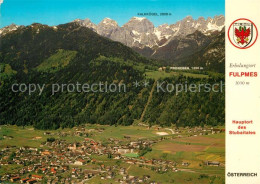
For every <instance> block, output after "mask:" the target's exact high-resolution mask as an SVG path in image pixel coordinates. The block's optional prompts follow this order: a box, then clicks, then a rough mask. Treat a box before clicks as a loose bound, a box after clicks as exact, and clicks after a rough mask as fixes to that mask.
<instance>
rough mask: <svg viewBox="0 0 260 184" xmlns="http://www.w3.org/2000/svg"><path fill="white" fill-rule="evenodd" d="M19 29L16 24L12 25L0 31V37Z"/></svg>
mask: <svg viewBox="0 0 260 184" xmlns="http://www.w3.org/2000/svg"><path fill="white" fill-rule="evenodd" d="M19 27H20V26H18V25H16V24H14V23H12V24H11V25H9V26H6V27H4V28H2V29H0V35H5V34H7V33H9V32H11V31H15V30H17V29H18V28H19Z"/></svg>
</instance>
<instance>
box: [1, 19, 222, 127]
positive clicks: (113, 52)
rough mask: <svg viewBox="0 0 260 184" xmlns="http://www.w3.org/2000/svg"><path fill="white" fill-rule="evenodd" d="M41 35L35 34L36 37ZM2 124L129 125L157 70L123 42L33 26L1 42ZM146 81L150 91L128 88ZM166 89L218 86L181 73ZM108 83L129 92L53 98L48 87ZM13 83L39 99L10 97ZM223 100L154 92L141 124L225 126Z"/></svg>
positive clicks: (78, 30)
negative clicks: (33, 88) (38, 88)
mask: <svg viewBox="0 0 260 184" xmlns="http://www.w3.org/2000/svg"><path fill="white" fill-rule="evenodd" d="M38 30H39V31H38ZM0 46H1V47H0V63H1V65H0V67H1V73H0V82H1V84H0V124H2V125H3V124H16V125H20V126H25V125H32V126H34V127H35V128H37V129H57V128H65V127H73V126H76V125H79V124H83V123H92V124H95V123H98V124H108V125H131V124H133V123H134V121H136V120H137V121H138V120H139V119H140V118H141V115H142V113H143V111H144V109H145V106H146V105H147V102H148V98H149V95H150V91H151V90H152V84H153V83H154V82H155V79H148V78H147V76H146V74H145V71H146V70H148V69H149V70H150V71H152V70H154V71H157V69H158V67H159V66H160V65H159V64H158V63H157V62H156V61H155V60H150V59H147V58H145V57H142V56H140V55H139V54H137V53H136V52H134V51H133V50H132V49H130V48H128V47H126V46H124V45H123V44H121V43H118V42H114V41H111V40H109V39H107V38H104V37H101V36H99V35H97V34H96V33H94V32H93V31H91V30H89V29H87V28H85V27H80V26H78V25H77V24H74V23H69V24H64V25H60V26H58V28H57V29H53V28H52V27H49V26H45V25H41V24H33V25H31V26H28V27H22V28H19V29H18V30H16V31H14V32H12V33H10V34H7V35H5V36H4V37H2V38H1V43H0ZM145 80H147V81H149V84H151V85H149V86H148V87H145V88H144V87H142V86H139V87H135V86H134V82H135V81H140V82H144V81H145ZM164 80H165V81H166V82H169V83H175V84H177V83H185V82H187V83H195V84H199V83H209V84H214V83H218V82H220V81H224V77H223V75H222V74H221V75H210V76H209V77H208V78H195V77H188V76H184V75H182V74H180V75H176V76H172V77H168V78H165V79H164ZM100 81H101V82H107V83H115V84H121V83H124V84H125V85H126V86H127V92H123V93H122V92H121V93H120V92H115V93H112V92H107V93H93V92H89V93H85V92H80V93H79V92H74V93H69V92H67V91H64V92H62V93H56V94H55V95H52V92H51V91H52V90H51V85H52V84H56V83H57V84H69V83H71V84H75V83H77V82H78V83H81V84H84V83H89V84H91V83H97V82H100ZM14 83H18V84H20V83H25V84H40V85H43V84H45V85H46V87H45V89H44V91H43V93H42V94H41V95H39V94H38V93H32V94H31V95H29V94H28V93H14V92H13V91H12V89H11V87H12V84H14ZM224 94H225V92H224V91H223V92H222V93H216V92H200V93H192V92H182V93H179V94H178V95H176V93H163V92H157V91H154V92H153V94H152V98H151V101H150V103H149V105H148V106H147V109H146V112H145V115H144V117H143V122H146V123H148V124H150V125H154V124H158V125H161V126H170V125H172V124H175V125H177V126H204V125H212V126H216V125H223V124H224V122H225V121H224V117H225V114H224V113H225V109H224V103H225V100H224V97H225V96H224Z"/></svg>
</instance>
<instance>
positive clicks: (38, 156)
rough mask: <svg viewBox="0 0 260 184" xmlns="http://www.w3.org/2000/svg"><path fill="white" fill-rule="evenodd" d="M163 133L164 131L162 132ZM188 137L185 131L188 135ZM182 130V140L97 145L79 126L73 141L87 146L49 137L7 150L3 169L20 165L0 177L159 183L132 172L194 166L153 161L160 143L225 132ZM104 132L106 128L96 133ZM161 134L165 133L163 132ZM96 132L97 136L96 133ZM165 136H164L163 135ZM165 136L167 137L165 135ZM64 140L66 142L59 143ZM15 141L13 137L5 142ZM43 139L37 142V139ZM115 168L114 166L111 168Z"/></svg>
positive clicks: (111, 141)
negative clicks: (151, 154)
mask: <svg viewBox="0 0 260 184" xmlns="http://www.w3.org/2000/svg"><path fill="white" fill-rule="evenodd" d="M157 130H159V128H157ZM184 130H185V134H182V133H181V132H184ZM184 130H180V129H176V130H172V129H171V131H174V134H176V135H177V136H167V135H166V134H162V135H160V136H158V137H157V138H152V139H148V138H143V139H136V140H132V138H131V136H126V135H125V136H124V138H123V140H120V139H116V138H108V139H107V141H106V142H101V141H97V140H94V139H93V138H91V137H90V136H89V130H86V129H85V128H84V127H79V128H77V129H75V131H74V132H73V136H80V137H84V140H83V141H78V142H74V143H68V142H67V141H66V140H64V138H65V137H66V136H68V133H63V132H61V133H60V132H59V133H52V132H44V135H47V136H49V138H47V140H46V141H44V142H42V143H41V145H40V147H38V148H36V147H29V146H24V147H15V146H6V147H5V148H2V149H1V151H0V169H1V167H3V166H8V165H17V166H19V167H17V169H16V170H14V171H13V172H12V173H6V174H5V175H2V176H1V175H0V181H2V182H11V183H27V184H32V183H48V184H50V183H88V181H91V180H92V179H94V178H100V180H104V181H105V180H107V179H111V180H113V181H116V182H117V183H151V184H152V183H153V184H156V183H159V182H157V181H154V180H152V179H151V176H150V175H143V176H142V177H140V176H139V177H138V176H133V175H131V174H129V173H128V169H129V168H130V167H131V165H135V166H138V167H142V168H146V169H149V170H152V171H154V172H156V173H165V172H187V171H189V170H187V171H186V169H183V168H185V167H188V166H189V165H190V163H189V162H186V161H183V162H178V163H177V162H174V161H171V160H165V159H163V158H162V159H147V158H145V154H146V153H147V152H149V151H151V150H152V146H153V145H154V144H157V143H159V142H160V141H164V140H167V139H169V140H171V139H176V138H181V137H184V136H189V137H191V136H194V137H196V136H199V135H208V134H217V133H221V132H222V131H223V130H222V129H213V128H208V129H203V128H200V127H199V128H198V127H197V128H189V129H184ZM96 131H97V132H99V133H102V129H97V130H96ZM159 131H160V130H159ZM92 132H93V131H92ZM159 133H160V132H159ZM163 135H164V136H163ZM57 136H59V137H60V138H58V139H57V138H54V137H57ZM5 138H9V139H11V138H10V137H5ZM36 139H37V137H36ZM109 160H112V161H113V162H109ZM111 163H112V164H111ZM201 164H203V165H207V166H215V167H220V166H223V163H220V162H218V161H214V160H211V161H209V160H205V161H204V162H202V163H201Z"/></svg>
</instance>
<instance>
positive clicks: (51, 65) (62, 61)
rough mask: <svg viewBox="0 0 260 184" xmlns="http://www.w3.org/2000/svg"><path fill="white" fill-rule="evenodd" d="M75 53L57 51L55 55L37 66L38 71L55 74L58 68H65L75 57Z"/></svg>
mask: <svg viewBox="0 0 260 184" xmlns="http://www.w3.org/2000/svg"><path fill="white" fill-rule="evenodd" d="M76 54H77V52H76V51H69V50H62V49H60V50H58V51H57V53H56V54H53V55H52V56H51V57H49V58H48V59H46V60H45V61H43V62H42V63H41V64H40V65H39V66H37V70H38V71H49V72H55V71H57V70H59V69H60V68H64V67H65V66H67V65H68V64H69V63H70V61H71V60H73V59H74V58H75V56H76Z"/></svg>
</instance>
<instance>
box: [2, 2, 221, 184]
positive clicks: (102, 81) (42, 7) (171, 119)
mask: <svg viewBox="0 0 260 184" xmlns="http://www.w3.org/2000/svg"><path fill="white" fill-rule="evenodd" d="M224 4H225V2H224V1H222V0H220V1H216V0H212V1H211V2H206V1H205V0H187V1H175V0H171V1H170V0H139V1H137V0H130V1H122V0H114V1H109V0H97V1H92V0H85V1H84V0H76V1H68V0H65V1H60V0H52V1H51V0H45V1H43V0H35V1H30V0H24V1H19V0H4V1H3V0H0V183H5V184H10V183H26V184H32V183H36V184H40V183H41V184H63V183H66V184H78V183H79V184H85V183H86V184H112V183H113V184H114V183H115V184H116V183H121V184H224V183H225V74H224V72H225V15H224V13H225V7H224Z"/></svg>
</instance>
